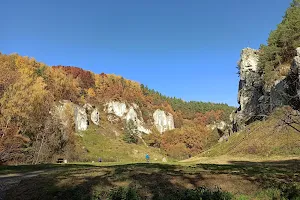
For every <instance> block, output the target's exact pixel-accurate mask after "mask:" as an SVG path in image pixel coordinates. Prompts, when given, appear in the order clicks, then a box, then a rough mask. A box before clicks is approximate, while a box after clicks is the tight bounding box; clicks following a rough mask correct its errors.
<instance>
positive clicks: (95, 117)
mask: <svg viewBox="0 0 300 200" xmlns="http://www.w3.org/2000/svg"><path fill="white" fill-rule="evenodd" d="M91 121H92V122H93V123H94V124H95V125H97V126H99V124H100V114H99V111H98V109H97V108H95V109H94V110H93V112H92V113H91Z"/></svg>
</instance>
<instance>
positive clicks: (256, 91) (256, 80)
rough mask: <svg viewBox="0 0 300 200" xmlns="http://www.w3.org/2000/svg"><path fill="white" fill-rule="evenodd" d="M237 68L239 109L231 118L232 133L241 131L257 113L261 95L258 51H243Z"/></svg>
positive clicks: (248, 49) (261, 85)
mask: <svg viewBox="0 0 300 200" xmlns="http://www.w3.org/2000/svg"><path fill="white" fill-rule="evenodd" d="M238 68H239V74H240V82H239V91H238V103H239V104H240V107H239V108H238V109H237V110H236V112H235V113H233V114H232V116H231V118H232V123H233V130H234V131H238V130H240V129H242V128H243V127H244V125H245V124H246V123H247V121H250V120H251V119H252V118H253V117H255V116H256V115H257V114H258V113H259V107H258V105H259V99H260V98H261V96H262V95H263V91H262V88H263V84H262V77H261V75H260V74H259V72H258V51H257V50H254V49H250V48H246V49H243V50H242V53H241V59H240V61H239V63H238Z"/></svg>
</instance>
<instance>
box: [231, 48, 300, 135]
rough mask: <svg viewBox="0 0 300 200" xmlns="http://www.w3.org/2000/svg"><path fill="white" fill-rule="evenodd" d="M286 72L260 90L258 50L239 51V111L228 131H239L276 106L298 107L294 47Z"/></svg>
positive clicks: (299, 60) (299, 64)
mask: <svg viewBox="0 0 300 200" xmlns="http://www.w3.org/2000/svg"><path fill="white" fill-rule="evenodd" d="M296 51H297V56H296V57H295V58H294V61H293V64H292V66H291V69H290V72H289V74H288V75H287V76H286V77H283V78H281V79H280V80H277V81H276V82H275V83H274V84H273V86H271V87H268V88H267V87H264V84H263V77H262V76H263V75H262V74H261V73H260V72H259V70H258V58H259V57H258V51H257V50H253V49H250V48H246V49H243V50H242V53H241V59H240V61H239V64H238V66H239V73H240V82H239V92H238V103H239V104H240V106H239V108H238V109H237V110H236V111H235V112H234V113H232V115H231V117H230V118H231V121H232V129H233V131H234V132H236V131H239V130H241V129H243V128H244V127H245V125H247V124H249V123H251V122H253V121H255V120H257V119H260V118H262V117H264V116H266V115H268V114H270V113H271V112H272V111H273V110H274V109H275V108H276V107H279V106H282V105H290V106H292V107H294V108H299V107H300V100H299V94H300V87H299V85H300V84H299V83H300V82H299V80H300V79H299V77H300V76H299V74H300V48H297V50H296Z"/></svg>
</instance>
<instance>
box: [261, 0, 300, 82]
mask: <svg viewBox="0 0 300 200" xmlns="http://www.w3.org/2000/svg"><path fill="white" fill-rule="evenodd" d="M297 47H300V0H293V2H292V4H291V6H290V8H288V9H287V11H286V13H285V15H284V17H283V20H282V22H281V23H280V24H279V25H278V26H277V29H276V30H274V31H272V32H271V33H270V35H269V38H268V43H267V45H261V47H260V55H259V67H260V70H261V73H262V74H263V77H264V81H265V84H266V86H270V85H272V84H273V83H274V82H275V81H276V80H278V79H279V78H280V76H286V75H287V72H288V69H289V66H290V64H291V61H292V58H293V57H294V56H295V49H296V48H297Z"/></svg>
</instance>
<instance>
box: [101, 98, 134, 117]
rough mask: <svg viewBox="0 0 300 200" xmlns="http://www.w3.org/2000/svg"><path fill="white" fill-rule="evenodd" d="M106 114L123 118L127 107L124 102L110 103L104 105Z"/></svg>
mask: <svg viewBox="0 0 300 200" xmlns="http://www.w3.org/2000/svg"><path fill="white" fill-rule="evenodd" d="M104 111H106V112H107V113H110V114H114V115H117V116H118V117H123V116H124V115H125V114H126V113H127V112H128V110H127V107H126V104H125V103H124V102H118V101H110V102H108V103H107V104H105V110H104Z"/></svg>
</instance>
